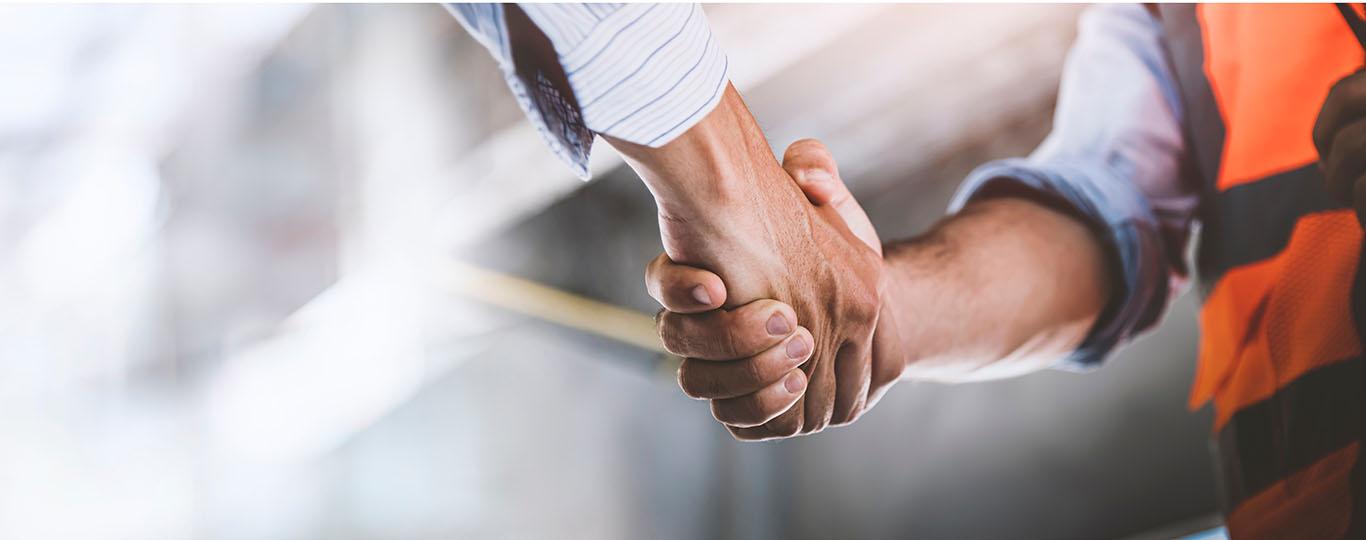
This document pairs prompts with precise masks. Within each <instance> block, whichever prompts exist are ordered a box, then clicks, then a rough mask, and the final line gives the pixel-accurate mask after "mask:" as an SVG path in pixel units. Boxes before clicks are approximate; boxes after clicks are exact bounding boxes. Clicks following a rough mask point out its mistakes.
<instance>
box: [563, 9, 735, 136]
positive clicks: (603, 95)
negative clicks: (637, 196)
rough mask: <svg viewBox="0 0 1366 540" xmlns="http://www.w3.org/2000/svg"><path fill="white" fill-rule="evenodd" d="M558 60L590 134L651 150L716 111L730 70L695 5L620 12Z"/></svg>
mask: <svg viewBox="0 0 1366 540" xmlns="http://www.w3.org/2000/svg"><path fill="white" fill-rule="evenodd" d="M560 60H561V63H562V64H563V65H564V69H565V73H566V75H568V78H569V84H570V86H571V87H572V88H573V90H574V95H575V97H576V98H577V100H578V104H579V108H580V111H581V113H582V115H583V121H584V124H585V125H587V126H588V129H591V130H592V131H594V132H597V133H604V134H607V135H611V136H613V137H616V138H618V139H622V140H625V141H629V142H633V143H636V144H642V145H646V146H650V147H654V148H658V147H660V146H662V145H664V144H665V143H668V142H669V141H671V140H673V139H674V138H675V137H678V136H679V135H680V134H682V133H683V132H684V131H687V130H688V128H690V127H692V126H693V125H695V124H696V123H697V122H698V121H700V120H701V119H702V118H703V117H705V116H706V115H707V113H709V112H711V110H712V109H714V108H715V107H716V104H717V103H719V102H720V101H721V95H722V93H723V91H724V90H725V87H726V82H727V81H728V78H727V72H728V69H729V67H730V66H729V61H728V59H727V58H726V55H725V53H724V52H723V51H722V50H721V47H720V44H718V43H717V42H716V39H715V37H714V36H713V35H712V32H711V27H710V26H709V25H708V24H707V17H706V14H704V13H703V12H702V6H699V5H696V4H631V5H627V6H624V7H622V8H621V9H618V10H616V11H614V12H612V14H611V15H609V16H607V17H605V18H604V19H603V20H602V21H600V22H599V23H598V24H596V25H595V26H594V27H593V29H592V30H591V31H590V32H589V33H588V34H587V35H586V36H585V37H583V39H582V40H579V41H578V42H577V43H576V44H575V45H574V46H573V47H572V48H571V49H570V50H568V51H561V54H560Z"/></svg>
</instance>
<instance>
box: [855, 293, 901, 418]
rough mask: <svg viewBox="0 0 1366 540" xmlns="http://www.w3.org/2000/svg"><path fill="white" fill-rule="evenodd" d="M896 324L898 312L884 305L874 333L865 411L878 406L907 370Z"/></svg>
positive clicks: (864, 405)
mask: <svg viewBox="0 0 1366 540" xmlns="http://www.w3.org/2000/svg"><path fill="white" fill-rule="evenodd" d="M898 328H899V327H898V326H897V323H896V312H895V311H894V310H892V309H891V308H890V307H889V306H888V304H885V303H884V304H883V305H882V309H881V310H880V312H879V314H878V318H877V330H875V331H874V332H873V360H872V365H871V368H872V374H871V376H870V380H869V382H868V385H869V386H868V400H867V402H865V403H864V404H863V409H864V410H868V409H871V408H873V406H874V405H877V402H878V401H880V400H881V399H882V396H883V395H885V394H886V393H887V390H888V389H890V388H891V387H892V385H893V384H895V383H896V382H897V381H899V380H901V374H902V373H903V372H904V371H905V370H906V355H905V351H904V350H902V345H901V334H900V331H899V330H898Z"/></svg>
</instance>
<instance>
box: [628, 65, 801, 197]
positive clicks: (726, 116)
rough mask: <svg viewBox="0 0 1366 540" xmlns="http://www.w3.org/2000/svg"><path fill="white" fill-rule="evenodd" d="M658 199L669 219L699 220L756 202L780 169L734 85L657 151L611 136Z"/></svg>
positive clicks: (727, 88)
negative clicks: (723, 210) (714, 106)
mask: <svg viewBox="0 0 1366 540" xmlns="http://www.w3.org/2000/svg"><path fill="white" fill-rule="evenodd" d="M607 141H608V142H609V143H611V144H612V146H613V147H615V148H616V149H617V150H618V151H620V152H621V154H622V156H623V157H624V158H625V159H626V161H627V163H628V164H630V166H631V168H632V169H634V170H635V171H636V172H637V173H638V174H639V175H640V176H641V178H642V179H643V180H644V181H645V185H646V186H647V187H648V188H649V189H650V193H651V194H653V195H654V198H655V203H656V204H657V205H658V207H659V211H660V215H661V216H662V217H664V218H665V219H672V220H678V221H695V220H698V219H707V218H709V217H711V216H716V215H718V212H717V209H718V208H726V207H739V206H742V205H746V204H752V203H753V202H754V201H753V200H752V199H753V195H752V194H753V193H754V191H755V190H757V189H763V188H765V187H767V186H765V185H764V183H765V182H767V181H770V180H772V179H774V178H776V175H775V174H774V173H775V172H778V171H781V167H780V166H779V165H778V162H777V160H776V158H775V157H774V156H773V153H772V151H771V150H770V149H769V146H768V141H767V140H766V139H765V138H764V136H763V133H762V132H761V131H760V130H759V128H758V125H757V124H756V123H755V122H754V118H753V116H752V115H751V113H750V112H749V109H748V108H746V107H745V104H744V101H743V100H742V99H741V98H740V95H739V93H738V92H736V91H735V89H734V87H731V86H729V85H727V87H726V90H725V93H724V94H723V96H722V98H721V100H720V102H719V103H718V104H717V106H716V108H715V109H713V110H712V111H711V112H710V113H708V114H707V116H706V117H704V118H703V119H702V120H701V121H700V122H698V123H697V124H696V125H694V126H693V127H691V128H689V129H688V130H687V131H686V132H684V133H683V134H682V135H680V136H678V137H677V138H675V139H674V140H672V141H669V142H668V143H666V144H664V145H663V146H661V147H659V148H650V147H648V146H644V145H639V144H635V143H630V142H626V141H622V140H619V139H614V138H611V137H607Z"/></svg>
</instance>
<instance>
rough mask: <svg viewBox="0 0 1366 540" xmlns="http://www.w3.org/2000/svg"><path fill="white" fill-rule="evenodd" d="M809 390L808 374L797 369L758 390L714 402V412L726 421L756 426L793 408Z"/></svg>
mask: <svg viewBox="0 0 1366 540" xmlns="http://www.w3.org/2000/svg"><path fill="white" fill-rule="evenodd" d="M803 390H806V375H804V374H803V373H802V370H800V369H794V370H791V371H789V372H788V373H787V375H786V376H784V377H782V378H781V379H779V380H778V381H777V382H774V383H773V384H770V385H768V386H765V387H764V388H762V389H760V390H759V391H757V392H752V393H749V394H745V395H743V396H739V397H733V398H729V399H718V400H714V401H712V402H711V414H712V416H714V417H716V420H717V421H719V422H721V423H722V424H726V425H728V426H735V427H741V428H745V427H754V426H758V425H761V424H763V423H765V422H768V421H769V420H772V419H774V418H777V416H778V415H780V414H782V413H783V411H786V410H788V409H789V408H791V407H792V404H793V403H796V402H797V400H798V399H799V398H801V397H802V391H803Z"/></svg>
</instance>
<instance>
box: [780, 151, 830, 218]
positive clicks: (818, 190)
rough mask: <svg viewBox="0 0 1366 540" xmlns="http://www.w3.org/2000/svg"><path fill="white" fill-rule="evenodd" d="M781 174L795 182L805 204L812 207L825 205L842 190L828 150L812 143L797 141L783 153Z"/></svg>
mask: <svg viewBox="0 0 1366 540" xmlns="http://www.w3.org/2000/svg"><path fill="white" fill-rule="evenodd" d="M783 170H785V171H787V174H788V175H789V176H791V177H792V179H793V180H796V181H797V185H798V186H800V187H801V188H802V193H805V194H806V198H807V200H809V201H811V204H814V205H816V206H823V205H826V204H829V203H830V202H831V201H832V200H833V199H834V198H835V197H836V196H837V195H839V194H840V191H841V189H840V188H842V187H843V183H841V182H838V181H837V180H836V179H837V178H838V177H839V168H838V166H837V165H836V164H835V158H834V156H832V155H831V154H830V150H829V149H827V148H826V147H825V143H822V142H820V141H818V140H816V139H801V140H799V141H796V142H794V143H792V144H790V145H788V146H787V150H786V151H784V152H783Z"/></svg>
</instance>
